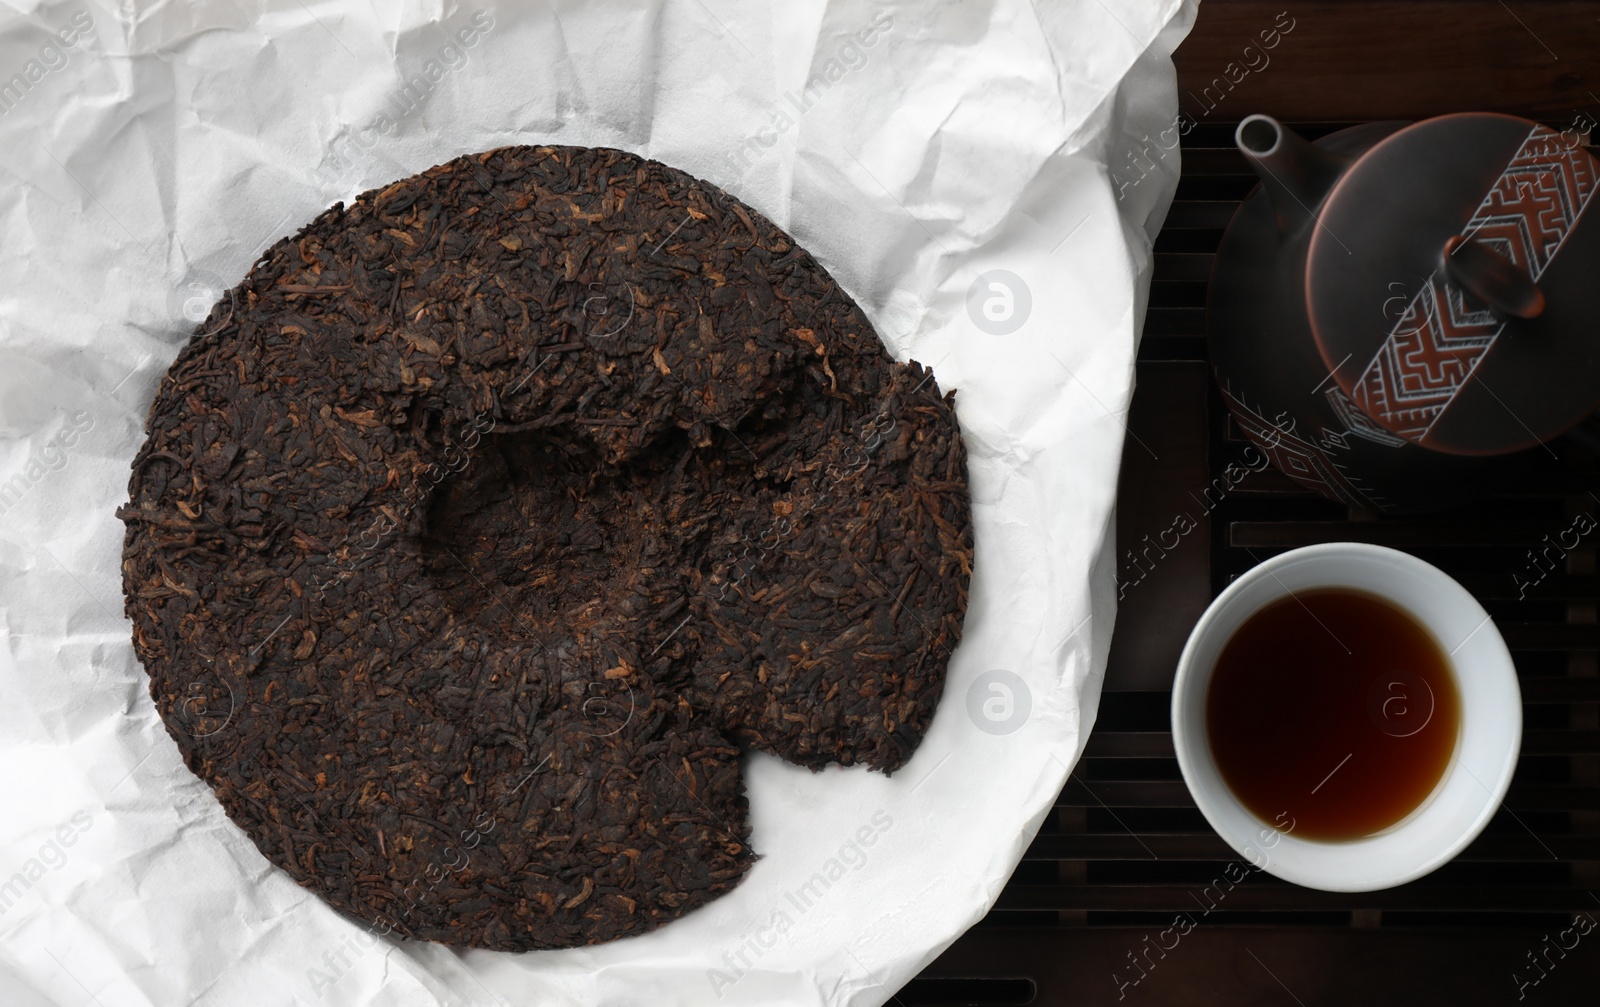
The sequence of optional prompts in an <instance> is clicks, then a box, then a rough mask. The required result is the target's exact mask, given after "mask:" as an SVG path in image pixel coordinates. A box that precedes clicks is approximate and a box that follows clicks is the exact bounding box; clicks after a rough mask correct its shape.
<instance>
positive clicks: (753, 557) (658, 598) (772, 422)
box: [120, 147, 972, 951]
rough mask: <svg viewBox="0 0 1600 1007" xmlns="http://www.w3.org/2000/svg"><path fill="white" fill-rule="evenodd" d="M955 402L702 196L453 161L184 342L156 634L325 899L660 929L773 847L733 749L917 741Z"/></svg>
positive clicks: (150, 447)
mask: <svg viewBox="0 0 1600 1007" xmlns="http://www.w3.org/2000/svg"><path fill="white" fill-rule="evenodd" d="M952 394H953V393H952ZM951 402H952V397H951V395H945V394H941V393H940V391H939V389H938V388H937V386H936V384H935V382H934V380H933V376H932V374H931V372H928V371H926V370H924V369H923V368H921V367H920V366H918V365H915V364H899V363H896V362H894V361H893V360H891V359H890V358H889V357H888V356H887V354H886V353H885V351H884V349H883V347H882V345H881V344H880V343H879V341H878V339H877V337H876V335H875V334H874V332H873V330H872V327H871V325H870V324H868V322H867V320H866V318H865V317H864V316H863V314H862V313H861V311H860V309H859V308H858V307H857V306H856V305H855V303H854V302H853V301H852V300H851V299H850V298H849V297H848V296H847V295H846V294H845V293H844V292H843V291H842V290H840V289H839V288H838V286H837V285H836V284H835V283H834V282H833V281H832V279H831V278H830V277H829V276H828V274H827V273H826V272H825V271H824V270H823V269H822V267H821V266H820V265H818V264H817V262H816V261H815V260H814V259H813V258H812V257H811V256H810V255H809V254H807V253H806V252H805V251H804V250H803V249H801V248H800V247H799V246H798V245H796V244H795V243H794V241H793V240H792V239H791V238H790V237H789V236H788V235H786V234H785V233H784V232H783V231H782V230H780V229H779V228H777V227H776V226H774V225H773V224H772V223H771V222H769V221H767V220H766V219H765V218H763V217H762V216H761V215H760V214H758V213H756V212H755V211H754V210H751V209H750V208H748V207H746V206H744V205H743V204H741V203H740V202H738V201H737V200H736V199H734V198H732V197H730V196H729V195H727V194H726V193H723V192H722V191H720V190H718V189H717V188H715V187H714V186H711V185H709V184H707V183H705V182H701V181H699V180H696V179H694V178H692V177H690V176H688V175H686V174H684V173H682V172H680V171H676V170H674V169H672V168H669V167H667V166H665V165H662V164H659V163H657V162H654V161H649V160H645V159H643V158H640V157H637V156H635V155H632V154H628V153H624V152H622V151H617V150H606V149H588V148H576V147H539V148H533V147H510V148H503V149H500V150H494V151H489V152H487V153H483V154H476V155H472V156H469V157H462V158H459V159H457V160H455V161H451V162H449V163H448V164H444V165H440V166H439V167H436V168H434V169H431V170H429V171H427V172H424V173H422V174H420V175H417V176H414V177H412V178H407V179H404V180H402V181H399V182H396V183H394V184H393V185H390V186H388V187H386V188H383V189H380V190H374V191H371V192H366V193H363V194H362V195H361V196H359V197H357V198H356V200H355V201H354V202H353V203H352V204H351V205H350V206H348V207H346V206H344V205H342V204H341V205H338V206H335V207H333V208H332V209H330V210H328V211H327V212H325V213H323V214H322V215H321V216H320V217H318V218H317V219H316V220H315V221H313V222H312V223H311V224H310V225H308V226H307V227H306V228H304V229H303V230H301V231H300V232H299V233H298V234H296V235H295V236H294V237H292V238H287V239H285V240H283V241H280V242H278V243H277V244H276V245H275V246H273V247H272V248H271V249H270V250H269V251H267V252H266V253H265V254H264V255H263V256H262V257H261V259H260V260H259V261H258V262H257V263H256V265H255V266H254V268H252V269H251V271H250V273H249V275H247V276H246V277H245V278H244V280H243V281H242V282H241V283H240V284H239V285H238V286H237V287H236V288H234V289H233V290H232V291H230V292H229V293H228V294H227V295H226V296H225V297H224V298H223V299H222V301H221V302H220V303H219V304H218V305H217V306H216V308H215V309H214V310H213V312H212V314H211V316H210V317H209V318H208V319H207V320H206V321H205V322H204V323H202V325H201V326H200V327H199V329H198V331H197V333H196V335H195V336H194V338H193V339H192V340H191V341H190V343H189V344H188V345H187V346H186V347H185V348H184V349H183V351H182V352H181V353H180V354H179V355H178V357H177V359H176V361H175V362H174V363H173V364H172V367H171V369H170V370H169V371H168V373H167V375H166V377H165V379H164V380H163V381H162V383H161V386H160V389H159V391H158V393H157V395H156V399H155V402H154V404H153V406H152V407H151V410H150V417H149V422H148V427H147V434H148V437H147V440H146V442H145V444H144V446H143V448H142V450H141V451H140V452H139V454H138V456H137V458H136V459H135V461H134V464H133V475H132V479H131V483H130V488H129V492H130V501H129V503H128V505H127V506H126V507H125V508H123V510H122V511H121V512H120V515H121V517H122V518H123V520H124V522H125V523H126V526H127V533H126V539H125V547H124V552H123V583H124V591H125V595H126V610H127V613H128V615H129V617H130V618H131V619H132V621H133V624H134V644H135V647H136V650H137V652H138V655H139V658H140V660H141V661H142V662H143V664H144V666H145V668H146V670H147V671H148V673H149V676H150V689H151V695H152V696H153V697H154V700H155V704H156V708H157V710H158V711H159V713H160V715H161V717H162V719H163V721H164V722H165V724H166V726H167V728H168V730H169V732H170V733H171V735H172V737H173V738H174V739H175V740H176V741H177V743H178V745H179V747H180V749H181V750H182V752H183V755H184V758H185V759H186V761H187V764H188V766H189V767H190V769H192V770H193V771H194V773H195V774H196V775H198V776H199V777H200V778H201V779H203V780H205V781H206V782H207V783H208V784H210V785H211V787H212V788H213V789H214V791H215V793H216V795H217V798H218V799H219V801H220V802H221V803H222V806H223V808H224V809H225V810H226V811H227V813H228V815H229V816H230V817H231V818H232V819H233V821H234V822H236V823H237V824H238V825H239V826H240V827H241V828H242V829H243V830H244V831H245V832H246V833H247V834H248V835H249V836H250V837H251V839H252V840H254V842H255V844H256V846H257V847H258V848H259V849H260V850H261V852H262V853H263V854H264V855H265V856H266V857H267V858H268V859H269V860H271V861H272V862H273V863H274V864H276V865H277V866H279V867H281V868H283V869H284V870H285V871H287V872H288V873H289V874H290V875H291V876H292V877H293V878H294V879H295V880H296V881H297V882H299V883H300V884H302V885H304V886H306V887H308V888H311V889H313V890H314V891H316V892H317V893H319V894H320V895H321V896H322V897H323V898H324V899H326V900H327V901H328V902H329V903H330V904H331V905H333V906H334V907H335V908H337V909H339V910H341V911H343V912H345V913H347V914H350V915H351V916H354V917H357V918H359V919H362V920H365V921H369V922H371V923H372V924H373V925H374V927H375V928H376V929H378V930H379V932H383V933H387V932H391V931H392V932H395V933H398V934H401V935H403V936H407V937H414V938H420V939H427V940H433V941H440V942H443V943H447V944H452V945H459V946H469V947H481V948H493V949H500V950H508V951H520V950H527V949H532V948H558V947H569V946H574V945H581V944H590V943H595V942H599V941H606V940H610V939H613V938H616V937H620V936H624V935H628V934H636V933H642V932H645V931H647V930H650V929H652V928H654V927H656V926H659V925H661V924H663V923H665V922H668V921H670V920H672V919H675V918H677V917H678V916H681V915H682V914H684V913H686V912H688V911H689V910H691V909H693V908H694V907H696V906H698V905H701V904H703V903H705V902H706V901H708V900H710V899H712V898H715V897H716V896H717V895H718V894H719V893H722V892H725V891H727V890H728V889H730V888H732V887H733V886H734V885H736V884H737V883H738V882H739V880H740V878H741V877H742V876H743V875H744V873H745V872H746V871H747V870H748V869H749V867H750V865H751V863H752V861H753V858H754V856H755V851H753V850H752V849H751V848H750V846H749V842H748V840H749V831H750V830H749V825H748V824H747V821H746V804H745V797H744V794H743V790H742V785H741V781H740V758H741V753H742V752H744V751H748V750H760V751H765V752H770V753H772V754H774V755H777V756H779V757H781V758H784V759H787V760H790V761H792V762H796V763H799V764H801V765H805V766H809V767H813V768H820V767H821V766H823V765H826V764H829V763H841V764H844V765H852V764H864V765H866V766H869V767H872V768H875V769H879V770H883V771H886V772H887V771H892V770H894V769H895V768H897V767H898V766H900V765H902V764H903V763H904V762H905V761H906V759H907V758H909V756H910V754H911V752H912V750H913V749H914V748H915V746H916V745H917V743H918V741H919V739H920V738H921V736H922V733H923V731H924V729H925V728H926V726H927V724H928V721H929V719H930V717H931V716H932V712H933V709H934V707H935V704H936V703H937V701H938V699H939V694H940V690H941V688H942V685H943V681H944V671H945V666H946V663H947V660H948V658H949V655H950V652H951V650H952V649H953V648H954V647H955V645H956V643H957V641H958V640H959V638H960V632H961V623H962V618H963V615H964V613H965V608H966V590H967V584H968V579H969V576H970V567H971V555H972V552H971V550H972V538H971V535H972V533H971V517H970V513H969V505H968V494H967V482H966V458H965V454H964V452H963V449H962V445H961V439H960V436H959V432H958V429H957V424H956V418H955V414H954V411H953V409H952V405H951Z"/></svg>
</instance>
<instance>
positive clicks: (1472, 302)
mask: <svg viewBox="0 0 1600 1007" xmlns="http://www.w3.org/2000/svg"><path fill="white" fill-rule="evenodd" d="M1596 188H1600V162H1597V161H1596V159H1595V158H1594V156H1593V155H1591V154H1590V153H1589V152H1588V151H1587V150H1585V149H1584V148H1583V147H1581V146H1579V144H1578V143H1577V140H1576V139H1575V138H1569V135H1568V134H1563V133H1559V132H1556V131H1555V130H1552V129H1549V128H1547V127H1545V126H1541V125H1539V124H1537V123H1534V122H1530V121H1528V120H1526V119H1520V118H1517V117H1515V116H1510V115H1500V114H1495V113H1462V114H1455V115H1445V116H1440V117H1438V118H1436V119H1428V120H1426V121H1424V122H1419V123H1416V124H1414V125H1411V126H1408V127H1406V128H1404V129H1401V130H1399V131H1398V132H1395V133H1393V134H1391V135H1389V136H1388V137H1386V138H1385V139H1383V140H1381V141H1379V142H1378V143H1377V144H1376V145H1375V146H1373V147H1372V148H1371V149H1370V150H1368V151H1366V152H1365V153H1364V154H1362V155H1360V156H1359V157H1357V158H1356V159H1355V160H1354V161H1353V162H1351V164H1350V165H1349V167H1348V168H1347V169H1346V170H1345V171H1344V172H1343V174H1342V175H1341V176H1340V177H1339V179H1338V181H1337V182H1336V183H1335V184H1334V185H1333V187H1332V189H1331V191H1330V192H1329V193H1328V196H1327V198H1326V199H1325V200H1324V201H1323V204H1322V207H1321V210H1320V212H1319V213H1318V214H1317V215H1316V218H1315V223H1314V224H1313V225H1312V226H1313V228H1314V232H1313V234H1312V236H1311V239H1310V245H1309V249H1308V252H1307V261H1306V277H1307V306H1308V313H1309V316H1310V320H1311V330H1312V333H1313V334H1314V336H1315V339H1316V342H1317V347H1318V349H1319V351H1320V352H1321V354H1322V358H1323V361H1324V363H1325V364H1326V365H1327V367H1328V369H1329V372H1330V374H1331V376H1332V377H1333V379H1334V382H1333V383H1336V384H1337V385H1338V389H1337V391H1331V390H1330V391H1329V392H1328V394H1330V395H1331V396H1333V397H1334V398H1335V399H1338V398H1341V397H1342V398H1343V399H1344V401H1343V402H1342V403H1340V402H1338V401H1335V403H1334V404H1335V408H1336V409H1339V410H1340V412H1341V413H1344V414H1346V415H1349V416H1352V417H1354V421H1355V422H1360V421H1361V420H1362V419H1363V414H1364V418H1365V419H1367V420H1369V421H1370V423H1376V424H1378V425H1379V426H1381V427H1382V428H1383V429H1384V430H1387V431H1388V432H1389V433H1391V434H1394V435H1396V436H1398V437H1402V438H1404V439H1406V440H1408V441H1411V442H1413V443H1416V444H1421V445H1424V446H1426V447H1429V448H1432V449H1434V450H1437V451H1443V452H1447V453H1450V454H1464V455H1492V454H1504V453H1507V452H1512V451H1518V450H1522V449H1525V448H1529V447H1533V446H1535V445H1536V444H1539V443H1542V442H1544V441H1546V440H1548V439H1550V438H1552V437H1555V436H1557V435H1559V434H1561V433H1563V432H1565V431H1566V430H1567V429H1569V428H1570V427H1572V426H1574V425H1576V424H1577V423H1579V422H1581V421H1582V420H1583V419H1584V418H1586V417H1587V416H1588V415H1589V414H1590V413H1592V412H1594V411H1595V408H1596V406H1597V405H1600V338H1597V337H1596V334H1595V333H1594V332H1593V328H1594V326H1595V323H1596V321H1597V315H1600V311H1597V309H1600V288H1597V286H1596V282H1595V281H1596V277H1597V276H1600V223H1595V222H1593V221H1592V220H1589V219H1586V216H1585V211H1586V210H1587V209H1588V207H1589V203H1590V200H1591V197H1593V195H1594V193H1595V190H1596ZM1597 213H1600V209H1597V210H1593V211H1590V212H1589V213H1588V214H1587V218H1592V217H1594V216H1595V214H1597ZM1580 224H1581V225H1583V226H1579V225H1580ZM1323 387H1324V388H1327V387H1328V386H1327V384H1325V385H1324V386H1323ZM1370 423H1369V424H1366V425H1370Z"/></svg>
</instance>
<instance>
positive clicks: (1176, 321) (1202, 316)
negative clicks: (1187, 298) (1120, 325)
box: [1144, 305, 1206, 337]
mask: <svg viewBox="0 0 1600 1007" xmlns="http://www.w3.org/2000/svg"><path fill="white" fill-rule="evenodd" d="M1144 334H1145V335H1146V336H1200V337H1203V336H1204V335H1205V334H1206V309H1205V308H1203V307H1187V306H1186V307H1158V306H1156V305H1151V307H1150V309H1149V310H1148V311H1147V312H1146V313H1145V316H1144Z"/></svg>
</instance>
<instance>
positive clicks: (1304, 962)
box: [892, 0, 1600, 1007]
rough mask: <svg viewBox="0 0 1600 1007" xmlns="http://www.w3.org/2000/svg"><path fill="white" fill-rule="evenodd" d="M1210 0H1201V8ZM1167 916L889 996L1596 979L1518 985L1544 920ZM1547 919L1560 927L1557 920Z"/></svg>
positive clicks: (1007, 954) (1036, 947)
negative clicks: (1426, 922) (1017, 987)
mask: <svg viewBox="0 0 1600 1007" xmlns="http://www.w3.org/2000/svg"><path fill="white" fill-rule="evenodd" d="M1215 3H1216V0H1207V3H1206V6H1208V7H1209V6H1212V5H1214V4H1215ZM1191 906H1192V903H1191ZM1591 907H1592V904H1591ZM1586 911H1587V910H1586ZM1591 915H1592V914H1591ZM1170 922H1171V920H1162V921H1161V923H1160V924H1159V925H1157V926H1148V925H1143V926H1140V927H1138V928H1132V927H1128V926H1121V927H1082V926H1079V927H1074V928H1072V930H1071V931H1070V932H1064V931H1063V929H1062V928H1043V927H1039V928H1033V927H1027V928H1024V927H998V926H997V927H979V928H977V929H974V930H972V931H969V932H968V933H967V934H966V935H965V936H963V937H961V938H960V939H959V940H957V941H956V942H955V944H953V945H952V946H951V947H950V948H949V949H948V950H946V951H945V952H944V953H943V954H942V955H940V956H939V958H938V960H936V961H935V962H934V963H933V964H932V965H931V966H930V967H929V968H928V970H927V971H926V972H925V973H924V975H927V976H937V977H947V976H948V977H969V978H970V977H985V976H995V977H1015V976H1026V977H1027V978H1028V979H1029V980H1030V982H1031V984H1032V989H1033V996H1032V998H1031V999H1027V998H1023V999H1011V1000H972V999H956V1000H950V999H922V998H921V996H922V994H921V991H920V990H919V988H917V987H908V988H907V989H906V990H904V991H903V992H902V993H901V994H899V995H897V996H896V998H895V1000H894V1001H892V1002H896V1003H898V1004H899V1005H900V1007H933V1005H934V1004H939V1005H941V1007H949V1005H951V1004H972V1003H983V1004H999V1003H1013V1004H1015V1003H1031V1004H1033V1005H1035V1007H1058V1005H1065V1004H1071V1005H1082V1007H1101V1005H1111V1004H1120V1005H1122V1007H1140V1005H1143V1007H1159V1005H1168V1004H1170V1005H1174V1007H1179V1005H1181V1007H1350V1005H1353V1004H1358V1005H1360V1007H1417V1005H1419V1004H1451V1005H1478V1004H1485V1005H1510V1004H1516V1003H1518V1002H1519V1001H1518V1000H1517V995H1518V993H1519V992H1524V993H1525V997H1526V999H1524V1000H1522V1001H1520V1002H1521V1003H1522V1004H1524V1005H1569V1004H1586V1003H1590V1002H1592V1001H1593V999H1594V991H1595V989H1596V988H1597V987H1600V954H1594V953H1592V952H1591V951H1590V950H1589V949H1588V948H1587V944H1579V945H1578V946H1577V948H1576V949H1574V950H1572V951H1568V952H1567V957H1566V958H1557V959H1556V961H1557V962H1558V963H1559V964H1558V966H1557V967H1556V968H1554V969H1549V968H1548V966H1547V975H1546V977H1545V978H1544V979H1542V980H1540V981H1539V983H1538V985H1537V986H1528V987H1526V989H1525V990H1522V991H1519V989H1518V986H1517V980H1514V979H1513V978H1512V974H1513V972H1515V971H1517V970H1518V969H1520V970H1521V973H1520V978H1521V980H1522V981H1527V980H1530V979H1533V978H1536V977H1537V976H1538V973H1537V972H1534V971H1533V970H1532V969H1530V968H1528V967H1527V964H1528V962H1527V958H1526V955H1527V954H1529V953H1530V952H1532V953H1537V952H1538V950H1539V949H1540V948H1541V947H1543V946H1545V943H1546V938H1547V937H1554V936H1555V935H1554V934H1552V933H1551V928H1550V921H1548V920H1532V921H1530V922H1529V923H1528V924H1527V925H1525V926H1521V927H1509V926H1506V925H1505V924H1503V923H1502V924H1500V925H1498V926H1495V927H1493V928H1484V927H1473V928H1471V929H1468V928H1464V927H1450V928H1448V929H1439V928H1432V929H1427V930H1423V929H1417V928H1409V929H1401V930H1392V929H1388V928H1385V929H1382V930H1378V929H1368V930H1355V929H1338V928H1335V927H1331V926H1327V925H1324V926H1320V927H1315V928H1288V927H1263V926H1237V925H1228V926H1221V925H1216V924H1214V923H1213V922H1211V920H1209V919H1208V920H1202V921H1200V922H1198V923H1197V925H1195V926H1194V927H1193V928H1191V929H1189V930H1188V932H1187V933H1186V934H1184V935H1183V936H1182V938H1181V940H1179V941H1177V942H1176V943H1174V937H1176V936H1177V932H1176V931H1165V932H1164V931H1163V927H1165V926H1166V925H1167V924H1168V923H1170ZM1555 929H1556V932H1557V933H1559V932H1560V929H1561V927H1560V926H1557V927H1556V928H1555ZM1147 935H1148V937H1149V938H1150V941H1149V943H1147V942H1146V940H1145V937H1146V936H1147ZM1587 939H1588V938H1584V940H1585V941H1587ZM1567 942H1569V943H1570V936H1569V938H1568V941H1567ZM1157 943H1159V945H1160V946H1159V947H1153V946H1152V945H1154V944H1157ZM1166 948H1170V950H1165V949H1166ZM1130 956H1131V957H1130ZM1551 957H1552V958H1554V957H1555V953H1553V952H1552V953H1551ZM1136 982H1137V985H1135V983H1136ZM930 992H932V991H930ZM968 992H972V991H971V990H970V989H969V990H968ZM934 995H937V994H934Z"/></svg>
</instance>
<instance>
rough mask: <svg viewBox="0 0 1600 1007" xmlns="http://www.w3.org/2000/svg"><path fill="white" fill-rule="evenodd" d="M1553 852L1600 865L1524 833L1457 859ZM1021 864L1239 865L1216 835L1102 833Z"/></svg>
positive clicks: (1045, 848) (1049, 842)
mask: <svg viewBox="0 0 1600 1007" xmlns="http://www.w3.org/2000/svg"><path fill="white" fill-rule="evenodd" d="M1541 843H1543V844H1545V845H1541ZM1546 847H1548V849H1547V848H1546ZM1551 851H1554V852H1555V853H1556V855H1557V856H1559V857H1560V858H1561V859H1562V860H1565V861H1573V860H1590V861H1595V860H1600V836H1555V835H1553V836H1548V837H1546V838H1544V839H1534V838H1532V837H1531V836H1529V835H1528V834H1527V833H1526V832H1523V833H1520V834H1506V835H1494V836H1480V837H1479V838H1478V839H1477V840H1476V841H1474V842H1473V844H1472V845H1471V846H1469V847H1467V848H1466V849H1465V850H1463V851H1462V852H1461V855H1460V856H1459V857H1458V858H1457V859H1458V860H1460V861H1463V862H1465V863H1490V862H1511V863H1546V862H1548V861H1549V859H1550V853H1551ZM1023 859H1024V860H1126V861H1137V860H1152V859H1153V860H1161V861H1203V862H1208V863H1209V862H1228V861H1233V860H1237V859H1239V855H1238V853H1236V852H1235V851H1234V849H1233V848H1232V847H1231V846H1229V845H1228V844H1227V843H1225V842H1223V840H1222V837H1221V836H1218V835H1217V834H1216V833H1214V832H1205V833H1199V832H1167V833H1160V832H1157V833H1149V832H1146V833H1142V834H1140V835H1138V836H1135V835H1133V834H1132V833H1129V832H1100V833H1081V834H1076V835H1059V834H1058V835H1042V836H1039V837H1038V838H1036V839H1034V841H1033V843H1032V844H1031V845H1030V846H1029V847H1028V851H1027V853H1026V854H1024V855H1023Z"/></svg>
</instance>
